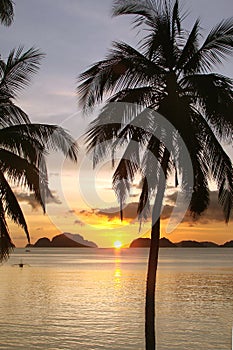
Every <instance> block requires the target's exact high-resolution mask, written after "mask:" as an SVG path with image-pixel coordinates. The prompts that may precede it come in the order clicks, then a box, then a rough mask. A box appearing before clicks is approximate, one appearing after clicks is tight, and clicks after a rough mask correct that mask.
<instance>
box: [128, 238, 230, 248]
mask: <svg viewBox="0 0 233 350" xmlns="http://www.w3.org/2000/svg"><path fill="white" fill-rule="evenodd" d="M159 246H160V248H217V247H223V248H224V247H225V248H233V240H232V241H229V242H226V243H224V244H221V245H220V244H217V243H214V242H208V241H204V242H197V241H190V240H187V241H181V242H178V243H173V242H171V241H170V240H169V239H167V238H165V237H163V238H160V240H159ZM129 247H130V248H149V247H150V238H137V239H135V240H134V241H133V242H132V243H131V244H130V246H129Z"/></svg>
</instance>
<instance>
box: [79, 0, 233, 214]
mask: <svg viewBox="0 0 233 350" xmlns="http://www.w3.org/2000/svg"><path fill="white" fill-rule="evenodd" d="M113 14H114V15H115V16H117V15H123V14H133V15H135V21H134V24H135V26H137V27H139V28H142V29H143V30H144V29H146V31H145V33H146V35H145V36H144V37H143V39H142V40H141V42H140V46H139V50H137V49H135V48H133V47H132V46H130V45H128V44H126V43H124V42H114V43H113V48H112V50H111V51H110V52H109V54H108V56H107V58H106V59H105V60H103V61H100V62H97V63H95V64H94V65H93V66H91V67H90V68H89V69H88V70H87V71H85V72H84V73H83V74H81V75H80V81H82V83H81V84H80V85H79V87H78V93H79V95H80V102H81V104H82V105H83V108H84V110H85V111H87V112H88V111H91V109H92V108H93V107H94V105H96V104H98V103H101V102H102V101H103V100H104V99H105V98H106V97H107V96H110V98H109V99H108V100H107V101H106V104H105V107H104V108H103V109H102V112H101V113H100V114H99V116H98V117H97V118H96V119H95V120H94V121H93V122H92V124H91V126H90V129H89V131H88V133H87V142H88V147H89V149H92V148H95V151H94V162H98V161H100V160H101V159H103V157H104V156H105V152H108V151H109V150H110V148H111V147H112V144H113V142H114V140H115V139H117V138H119V137H120V138H124V141H125V142H126V141H127V140H130V139H134V140H136V141H137V142H138V143H139V144H140V143H143V144H145V143H146V140H147V141H148V142H147V148H149V149H150V150H151V149H154V152H156V154H157V155H158V154H159V153H163V152H164V151H165V148H164V143H163V142H158V140H156V139H155V138H154V137H151V136H149V135H148V134H147V133H146V132H145V130H142V129H141V130H140V133H141V134H140V135H138V137H137V138H136V135H135V134H136V132H134V133H133V131H132V127H130V122H132V120H134V118H139V115H138V114H135V113H133V112H132V110H130V111H129V110H128V114H127V111H126V110H125V111H123V113H122V115H121V122H119V123H118V124H117V125H116V123H111V114H110V113H109V110H110V108H111V107H110V106H111V103H112V102H129V103H136V104H138V105H140V106H142V107H144V108H145V107H146V108H152V109H153V110H156V111H158V112H160V113H161V114H162V115H163V116H165V117H166V119H168V120H169V122H171V124H173V125H174V127H175V129H176V130H177V131H178V132H179V134H180V136H181V137H182V139H183V140H184V142H185V144H186V147H187V148H188V151H189V154H190V157H191V159H192V162H193V170H194V174H195V176H194V188H193V196H192V201H191V203H190V210H191V212H193V213H196V214H201V213H202V212H203V211H204V210H205V209H206V208H207V206H208V204H209V188H208V180H209V179H210V178H211V177H212V179H213V180H214V181H215V182H216V184H217V186H218V189H219V201H220V203H221V204H222V206H223V209H224V214H225V219H226V221H228V220H229V217H230V211H231V208H232V194H233V192H232V191H233V186H232V163H231V160H230V158H229V157H228V156H227V154H226V153H225V151H224V149H223V148H222V146H221V143H220V142H221V141H222V142H228V143H229V142H232V127H233V115H232V113H233V112H232V111H233V109H232V106H233V105H232V102H233V92H232V83H233V81H232V79H230V78H228V77H225V76H223V75H221V74H217V73H212V72H211V70H212V69H214V68H215V66H216V65H219V63H221V62H222V61H223V60H224V59H225V58H226V57H227V56H228V55H229V54H232V52H233V18H231V19H226V20H222V21H221V22H220V23H219V24H218V25H217V26H215V27H214V28H213V29H212V30H211V31H210V33H209V34H208V35H207V37H206V38H205V39H204V40H202V36H201V35H200V21H199V20H197V21H196V22H195V23H194V25H193V28H192V29H191V31H190V32H188V31H187V30H185V29H184V28H183V27H182V19H183V17H182V15H181V14H180V11H179V3H178V1H175V2H174V3H170V2H167V1H152V0H145V1H136V0H135V1H133V0H131V1H130V0H128V1H116V2H115V3H114V10H113ZM104 118H105V120H106V121H107V122H106V125H105V126H103V125H102V124H103V120H104ZM107 118H108V119H107ZM125 120H127V121H128V125H127V126H125ZM142 120H143V119H142ZM152 122H153V121H152ZM100 124H101V127H100ZM146 124H147V122H145V121H144V124H143V125H142V128H143V129H145V125H146ZM154 125H155V126H156V120H155V121H154ZM137 132H138V130H137ZM126 135H127V137H126ZM103 141H105V142H104V143H103ZM109 143H110V144H111V147H108V146H109ZM115 144H116V143H115ZM117 144H118V143H117ZM174 147H177V148H178V149H179V145H178V144H177V145H174ZM159 150H160V151H159ZM126 152H127V151H126ZM134 152H135V149H134ZM172 157H173V159H171V158H172ZM177 157H178V158H179V152H174V154H173V155H172V154H171V155H170V158H169V157H168V160H170V161H171V164H175V166H176V167H178V165H179V159H178V158H177ZM175 158H176V159H175ZM122 162H123V163H124V166H125V169H124V171H125V172H126V173H125V174H123V176H122V175H121V170H122V171H123V168H122V166H123V163H120V164H122V166H121V165H119V166H118V167H117V169H116V172H115V174H114V177H113V180H114V185H115V184H116V183H117V182H118V181H119V180H120V178H128V179H130V180H133V177H134V174H135V171H136V170H137V169H135V168H134V167H133V164H132V162H133V159H132V162H130V160H129V159H128V160H127V162H126V161H124V159H122ZM125 163H127V164H125ZM167 163H169V162H167ZM134 165H135V162H134ZM150 166H151V164H147V163H146V162H145V161H144V167H150ZM180 170H181V169H180ZM148 171H149V169H148ZM144 173H145V174H146V173H147V171H146V169H144ZM145 186H146V185H145ZM114 188H116V190H117V186H114ZM148 190H149V189H148ZM151 190H152V189H151ZM143 192H144V193H146V192H148V191H145V188H143V191H142V193H143ZM200 199H201V200H200ZM141 200H143V196H142V197H141ZM141 204H142V203H141V202H140V203H139V206H140V205H141Z"/></svg>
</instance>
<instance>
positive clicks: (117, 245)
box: [113, 241, 122, 249]
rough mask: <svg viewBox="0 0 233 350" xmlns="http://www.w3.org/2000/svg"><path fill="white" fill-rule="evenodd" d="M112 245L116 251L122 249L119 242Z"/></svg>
mask: <svg viewBox="0 0 233 350" xmlns="http://www.w3.org/2000/svg"><path fill="white" fill-rule="evenodd" d="M113 245H114V248H116V249H120V248H121V247H122V243H121V241H115V242H114V243H113Z"/></svg>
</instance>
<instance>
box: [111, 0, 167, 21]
mask: <svg viewBox="0 0 233 350" xmlns="http://www.w3.org/2000/svg"><path fill="white" fill-rule="evenodd" d="M160 9H161V4H159V1H157V2H155V1H153V0H152V1H151V0H144V1H139V0H136V1H134V0H116V1H115V2H114V4H113V16H120V15H134V16H135V17H134V21H133V24H134V25H135V26H141V25H143V24H145V25H147V26H150V27H153V26H154V25H155V21H156V17H157V16H158V13H159V10H160Z"/></svg>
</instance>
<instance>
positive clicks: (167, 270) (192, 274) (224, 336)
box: [0, 248, 233, 350]
mask: <svg viewBox="0 0 233 350" xmlns="http://www.w3.org/2000/svg"><path fill="white" fill-rule="evenodd" d="M147 258H148V250H147V249H144V248H141V249H140V248H138V249H122V250H114V249H69V248H66V249H56V248H54V249H53V248H50V249H42V248H34V249H31V250H30V252H28V253H26V252H25V249H16V250H15V253H14V254H12V256H11V258H10V260H8V261H7V263H5V264H3V265H2V266H0V281H1V289H0V293H1V295H0V349H2V350H3V349H4V350H11V349H15V350H20V349H22V350H29V349H31V350H36V349H40V350H47V349H53V350H57V349H62V350H65V349H67V350H87V349H88V350H99V349H103V350H141V349H144V299H145V280H146V269H147ZM21 260H22V262H23V263H24V264H25V266H24V267H23V268H20V267H19V266H17V264H18V263H19V262H20V261H21ZM15 264H16V265H15ZM232 326H233V249H231V248H225V249H215V248H214V249H212V248H203V249H196V248H189V249H188V248H187V249H186V248H177V249H176V248H175V249H174V248H163V249H161V250H160V259H159V269H158V279H157V301H156V330H157V344H158V346H157V350H168V349H169V350H170V349H171V350H176V349H177V350H194V349H195V350H197V349H198V350H209V349H216V350H224V349H226V350H231V349H232V344H231V342H232Z"/></svg>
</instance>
